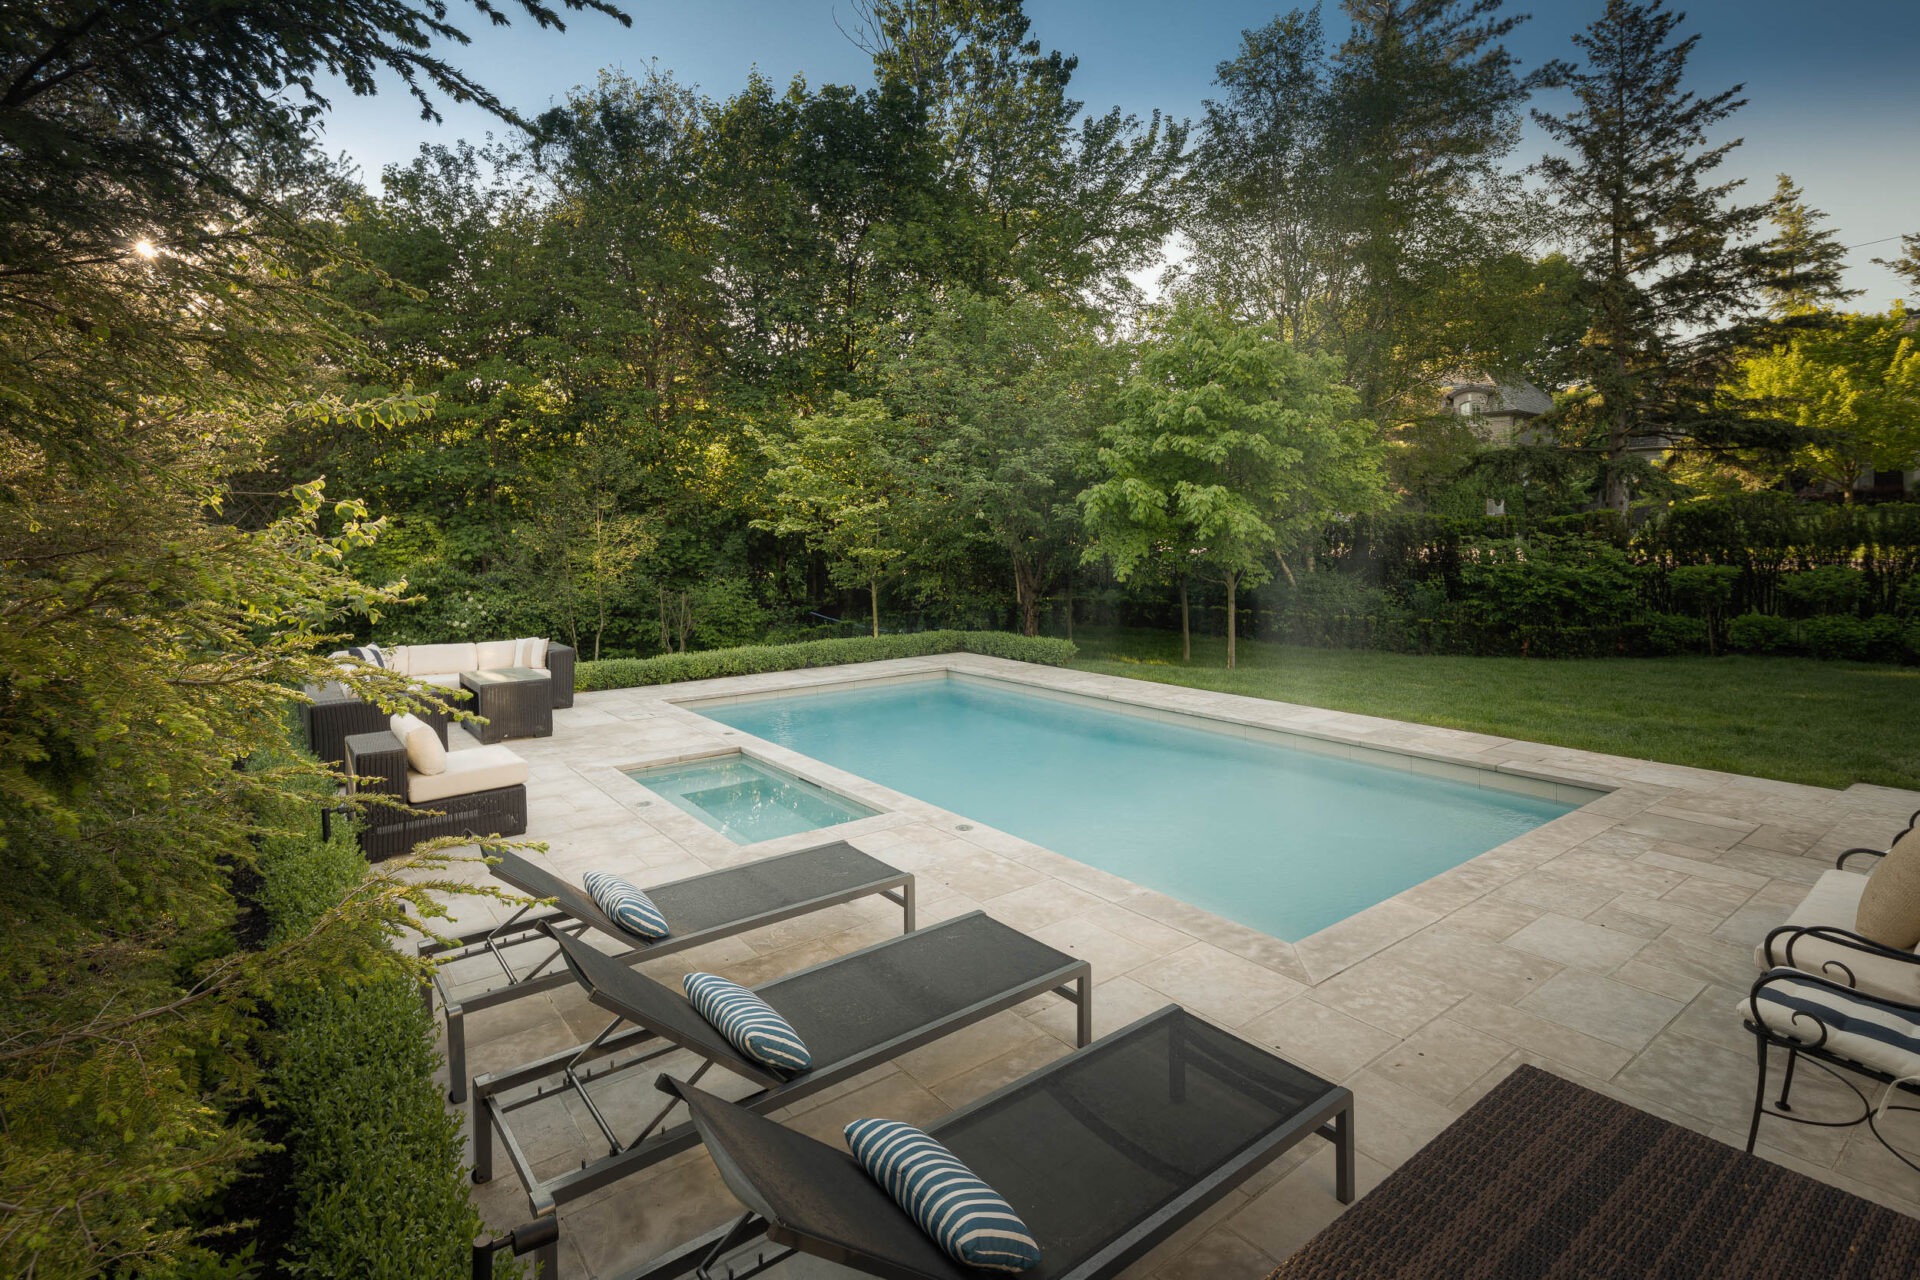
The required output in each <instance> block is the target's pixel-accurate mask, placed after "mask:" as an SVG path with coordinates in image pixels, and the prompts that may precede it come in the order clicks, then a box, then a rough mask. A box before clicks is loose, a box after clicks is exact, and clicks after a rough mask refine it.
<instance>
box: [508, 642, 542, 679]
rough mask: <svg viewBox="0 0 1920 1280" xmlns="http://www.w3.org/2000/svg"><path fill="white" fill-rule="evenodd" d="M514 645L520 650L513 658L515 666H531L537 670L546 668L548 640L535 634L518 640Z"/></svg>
mask: <svg viewBox="0 0 1920 1280" xmlns="http://www.w3.org/2000/svg"><path fill="white" fill-rule="evenodd" d="M514 645H515V646H516V648H517V651H518V652H517V655H516V656H515V658H514V660H513V665H514V666H516V667H531V668H533V669H534V670H535V671H544V670H546V668H547V642H546V640H545V639H544V638H541V637H537V636H534V637H529V638H527V639H525V640H516V641H514Z"/></svg>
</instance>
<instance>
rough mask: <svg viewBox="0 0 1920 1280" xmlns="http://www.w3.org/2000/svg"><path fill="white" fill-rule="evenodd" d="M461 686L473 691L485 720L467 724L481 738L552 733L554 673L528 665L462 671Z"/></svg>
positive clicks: (539, 736)
mask: <svg viewBox="0 0 1920 1280" xmlns="http://www.w3.org/2000/svg"><path fill="white" fill-rule="evenodd" d="M460 687H461V688H463V689H465V690H467V691H468V692H469V693H471V694H473V702H474V706H473V709H474V711H475V712H476V713H477V714H479V715H481V716H483V717H485V719H486V723H485V724H473V723H471V722H469V723H468V725H467V732H469V733H471V734H473V735H474V736H475V737H477V738H479V739H480V741H482V742H487V743H493V742H501V741H504V740H505V739H507V738H547V737H551V736H553V675H552V673H551V672H546V671H536V670H534V669H532V668H531V667H502V668H500V669H498V670H495V671H463V672H461V673H460Z"/></svg>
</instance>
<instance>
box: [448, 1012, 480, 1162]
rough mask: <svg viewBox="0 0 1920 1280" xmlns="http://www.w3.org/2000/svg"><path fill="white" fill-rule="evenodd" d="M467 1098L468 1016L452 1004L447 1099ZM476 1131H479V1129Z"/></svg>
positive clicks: (449, 1014) (451, 1100)
mask: <svg viewBox="0 0 1920 1280" xmlns="http://www.w3.org/2000/svg"><path fill="white" fill-rule="evenodd" d="M466 1100H467V1017H466V1013H465V1011H464V1010H462V1009H461V1007H460V1006H459V1005H457V1004H450V1005H448V1006H447V1101H448V1102H465V1101H466ZM477 1118H478V1117H476V1119H477ZM474 1132H475V1133H478V1132H479V1130H478V1129H476V1130H474Z"/></svg>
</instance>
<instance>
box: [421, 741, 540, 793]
mask: <svg viewBox="0 0 1920 1280" xmlns="http://www.w3.org/2000/svg"><path fill="white" fill-rule="evenodd" d="M526 780H527V762H526V761H525V760H522V759H521V758H520V757H519V756H517V755H515V754H514V753H513V750H512V749H511V748H509V747H503V746H498V745H496V746H491V747H474V748H473V749H471V750H468V751H449V752H447V770H446V772H445V773H433V774H427V773H414V772H412V771H411V770H409V771H408V773H407V799H408V800H409V801H410V802H412V803H413V804H422V803H424V802H426V801H429V800H444V799H446V798H447V797H448V796H470V795H472V794H473V793H474V792H476V791H497V790H498V789H500V788H501V787H515V786H519V785H520V784H521V783H523V782H525V781H526Z"/></svg>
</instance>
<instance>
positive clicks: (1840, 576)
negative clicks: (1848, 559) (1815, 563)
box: [1780, 565, 1867, 618]
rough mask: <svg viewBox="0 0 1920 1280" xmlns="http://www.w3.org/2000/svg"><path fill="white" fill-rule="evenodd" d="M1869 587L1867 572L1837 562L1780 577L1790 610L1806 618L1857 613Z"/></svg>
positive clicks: (1781, 588)
mask: <svg viewBox="0 0 1920 1280" xmlns="http://www.w3.org/2000/svg"><path fill="white" fill-rule="evenodd" d="M1866 590H1867V581H1866V575H1864V574H1862V573H1861V572H1860V571H1859V570H1858V569H1842V568H1839V567H1838V566H1835V565H1826V566H1823V567H1822V568H1818V569H1804V570H1802V571H1801V572H1799V573H1789V574H1787V575H1786V576H1785V577H1783V578H1781V579H1780V598H1781V600H1782V601H1783V602H1785V604H1786V606H1787V611H1788V612H1789V613H1793V614H1797V615H1798V616H1800V617H1802V618H1813V617H1818V616H1820V615H1822V614H1853V613H1856V612H1858V611H1859V608H1860V599H1861V597H1862V596H1864V595H1865V594H1866Z"/></svg>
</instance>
